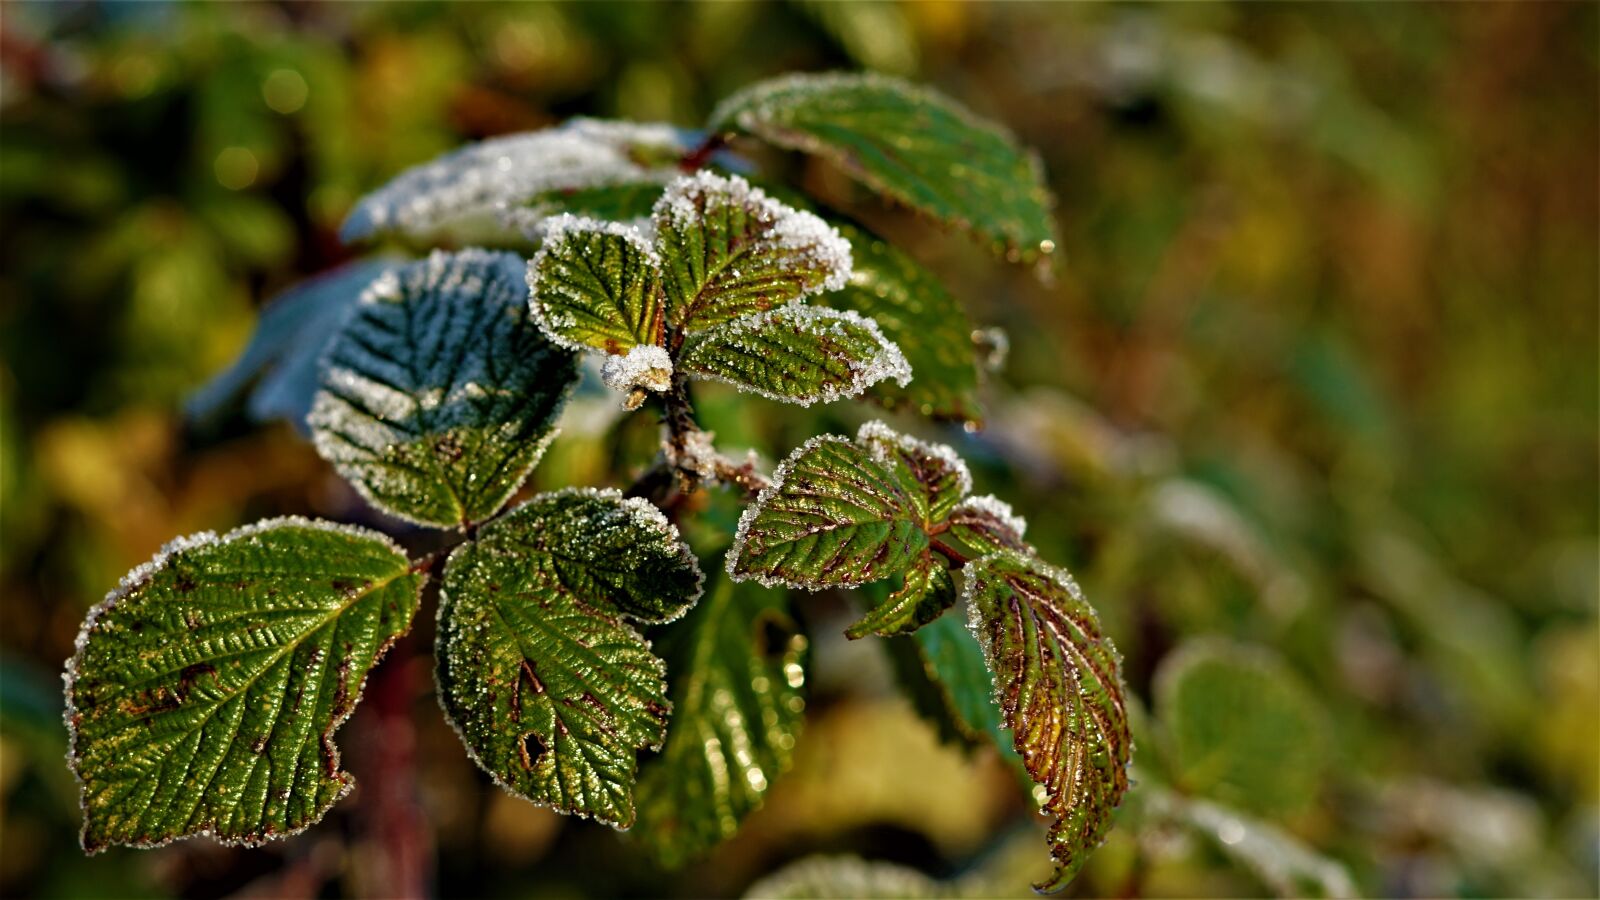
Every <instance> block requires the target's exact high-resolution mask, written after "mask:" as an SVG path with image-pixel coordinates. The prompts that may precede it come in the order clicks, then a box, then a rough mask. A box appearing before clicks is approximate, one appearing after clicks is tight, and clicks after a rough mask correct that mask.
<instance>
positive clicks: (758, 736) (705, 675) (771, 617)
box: [638, 578, 806, 867]
mask: <svg viewBox="0 0 1600 900" xmlns="http://www.w3.org/2000/svg"><path fill="white" fill-rule="evenodd" d="M805 649H806V639H805V637H804V636H803V635H801V634H800V633H799V630H798V626H797V625H796V624H795V622H794V620H793V619H792V618H790V616H789V612H788V602H787V599H786V592H784V591H782V590H770V589H767V588H762V587H759V586H757V585H754V584H734V583H733V582H732V581H730V580H728V579H726V578H724V579H722V580H721V581H720V582H719V583H718V584H717V586H716V588H715V589H713V590H712V591H711V592H710V593H709V594H708V595H707V596H706V598H705V599H704V600H702V601H701V602H700V603H699V604H698V605H697V606H696V607H695V608H694V609H693V610H692V611H690V613H689V614H688V615H687V616H685V617H684V618H683V620H682V621H680V622H675V623H673V624H672V625H670V626H668V628H667V631H666V633H665V634H664V635H663V636H662V639H661V651H662V656H663V657H665V659H666V660H667V667H668V670H669V671H670V672H671V673H672V723H671V725H670V727H669V728H668V729H667V743H666V745H665V746H664V747H663V748H662V751H661V756H660V757H658V758H656V759H654V760H650V761H647V762H646V763H645V764H644V768H643V771H642V772H640V774H639V790H638V803H639V825H640V828H639V832H638V833H639V837H640V839H641V840H643V841H644V842H645V843H646V844H647V845H648V846H649V847H650V849H651V850H652V851H653V852H654V853H655V855H656V858H657V859H659V860H661V862H662V863H663V864H664V865H667V866H671V867H676V866H679V865H682V864H683V863H685V862H688V861H689V860H690V859H693V858H695V857H697V856H700V855H702V854H704V853H705V852H706V851H708V850H710V849H711V848H712V847H714V846H716V845H717V844H718V843H720V842H721V841H724V840H726V839H728V838H730V837H732V836H733V834H734V832H735V831H737V830H738V827H739V824H740V823H741V822H742V821H744V818H745V816H747V815H749V814H750V813H751V812H754V811H755V810H756V809H758V808H759V807H760V806H761V802H762V798H763V797H764V796H765V795H766V792H767V789H768V788H769V787H771V785H772V782H773V781H774V780H776V779H777V777H778V776H779V775H780V774H782V773H783V772H785V771H787V770H788V768H789V764H790V761H791V759H792V757H793V754H794V745H795V740H796V738H797V737H798V735H799V733H800V726H801V724H802V721H803V718H804V717H803V715H802V714H803V712H804V710H805V700H804V697H803V693H802V688H803V687H804V682H805V670H804V668H803V664H804V657H805Z"/></svg>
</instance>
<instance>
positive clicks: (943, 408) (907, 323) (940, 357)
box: [815, 222, 983, 425]
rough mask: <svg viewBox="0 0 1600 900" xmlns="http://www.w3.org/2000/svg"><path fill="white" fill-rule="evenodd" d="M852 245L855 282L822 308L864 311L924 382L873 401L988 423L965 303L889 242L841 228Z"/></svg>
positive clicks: (889, 388)
mask: <svg viewBox="0 0 1600 900" xmlns="http://www.w3.org/2000/svg"><path fill="white" fill-rule="evenodd" d="M834 227H836V228H838V229H839V232H840V233H841V234H843V235H844V236H845V237H846V238H847V239H848V240H849V241H850V250H851V256H852V257H853V260H852V263H853V264H852V266H851V270H850V281H849V283H848V284H846V285H845V286H844V288H843V289H842V290H838V291H834V292H832V293H829V294H823V295H822V296H820V297H818V298H817V299H816V301H815V302H816V303H818V304H820V305H823V306H828V307H831V308H833V309H846V310H851V311H854V312H858V313H860V314H861V315H863V316H866V317H868V318H870V319H872V320H873V321H874V322H877V323H878V325H879V327H881V328H882V329H883V333H884V336H885V337H887V338H889V340H891V341H894V343H895V345H896V346H898V347H899V348H900V349H901V351H903V352H904V353H905V357H906V361H907V362H909V363H910V364H911V371H912V372H914V373H916V378H915V379H913V380H912V382H911V383H910V384H909V385H898V386H896V385H891V384H889V383H887V382H885V383H883V384H878V385H875V386H874V387H873V388H872V389H871V390H870V391H868V395H869V396H871V397H872V398H873V399H875V400H877V401H878V402H880V403H882V404H883V405H884V407H886V408H888V409H914V410H916V411H917V412H919V413H921V414H922V415H924V416H928V417H930V418H934V419H941V420H956V421H960V422H971V423H973V424H975V425H976V424H981V423H982V420H983V409H982V406H981V405H980V404H979V402H978V360H977V347H976V345H975V344H974V343H973V341H972V333H973V325H972V322H971V320H970V319H968V318H967V313H966V311H965V310H963V309H962V308H961V304H959V303H957V302H956V299H955V298H954V297H952V296H950V293H949V292H948V291H946V290H945V289H944V286H943V285H941V284H939V281H938V279H936V278H935V277H934V276H933V274H932V273H930V272H928V271H927V270H926V269H924V268H922V267H921V266H919V265H917V263H916V262H915V261H913V260H912V259H911V257H909V256H907V255H906V254H904V253H902V252H900V251H899V250H897V249H895V248H894V247H893V246H891V245H890V244H889V243H888V242H887V241H885V240H883V239H881V238H879V237H877V236H875V235H871V234H868V233H867V232H865V231H863V230H862V229H859V228H856V227H854V226H851V225H846V224H843V223H839V222H835V223H834Z"/></svg>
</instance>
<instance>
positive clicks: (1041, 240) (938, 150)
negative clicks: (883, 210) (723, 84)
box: [710, 73, 1055, 258]
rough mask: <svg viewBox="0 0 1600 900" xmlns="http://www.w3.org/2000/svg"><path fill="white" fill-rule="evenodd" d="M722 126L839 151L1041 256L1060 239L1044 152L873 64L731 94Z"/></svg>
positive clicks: (940, 212)
mask: <svg viewBox="0 0 1600 900" xmlns="http://www.w3.org/2000/svg"><path fill="white" fill-rule="evenodd" d="M710 127H711V128H712V129H715V130H718V131H724V132H734V131H738V132H746V133H749V134H753V135H755V136H757V137H760V138H762V139H764V140H766V141H769V142H771V143H773V144H776V145H778V146H780V147H786V148H790V149H794V150H801V151H804V152H807V153H812V154H816V155H818V156H821V157H823V158H825V159H828V160H830V161H832V162H833V163H834V164H836V165H838V166H839V167H840V168H841V169H843V170H844V171H846V172H848V173H849V174H851V175H852V176H854V177H856V178H858V179H860V180H861V181H862V182H863V183H865V184H866V185H867V186H869V187H871V188H873V189H874V190H876V191H879V192H880V193H883V194H886V195H888V196H890V197H892V198H894V199H895V200H898V201H900V202H901V203H904V204H906V205H907V206H909V207H911V208H912V209H915V210H918V211H919V212H922V213H925V214H927V215H929V216H932V217H933V218H935V219H938V220H940V221H942V222H948V223H951V224H954V225H957V226H959V227H961V228H964V229H966V230H968V231H971V232H973V233H974V234H976V235H978V236H979V237H981V238H984V239H986V240H989V241H992V242H993V243H994V244H995V245H996V248H997V249H999V250H1003V251H1007V252H1008V253H1015V254H1016V255H1018V256H1020V257H1022V258H1033V257H1036V256H1038V255H1039V254H1040V253H1050V252H1052V251H1054V249H1055V226H1054V223H1053V222H1052V220H1051V217H1050V207H1051V203H1052V201H1051V197H1050V192H1049V190H1048V189H1047V188H1046V187H1045V184H1044V178H1043V173H1042V172H1041V171H1040V168H1039V164H1038V162H1037V160H1036V159H1035V158H1034V157H1033V156H1032V155H1031V154H1028V153H1026V152H1025V151H1023V150H1022V149H1021V148H1019V147H1018V146H1017V144H1016V141H1015V140H1014V139H1013V138H1012V137H1011V135H1010V134H1008V133H1007V132H1006V131H1005V130H1004V129H1002V128H1000V127H999V126H998V125H995V124H994V123H992V122H986V121H984V120H982V119H980V118H978V117H977V116H975V115H973V114H972V113H971V112H970V111H969V110H967V109H965V108H963V107H961V106H960V105H958V104H957V103H955V102H954V101H952V100H951V99H949V98H948V97H945V96H943V95H940V94H937V93H935V92H933V91H930V90H927V89H926V88H920V87H915V86H913V85H911V84H908V83H906V82H904V81H901V80H899V79H897V78H890V77H886V76H883V75H873V74H852V73H833V74H823V75H815V74H803V75H790V76H786V77H783V78H777V79H773V80H771V81H764V82H761V83H759V84H755V85H752V86H750V87H748V88H746V89H745V90H743V91H740V92H739V93H737V94H735V95H733V96H732V97H729V98H728V99H727V100H725V101H723V102H722V104H721V105H719V106H718V107H717V109H716V110H715V111H714V112H713V113H712V115H711V126H710Z"/></svg>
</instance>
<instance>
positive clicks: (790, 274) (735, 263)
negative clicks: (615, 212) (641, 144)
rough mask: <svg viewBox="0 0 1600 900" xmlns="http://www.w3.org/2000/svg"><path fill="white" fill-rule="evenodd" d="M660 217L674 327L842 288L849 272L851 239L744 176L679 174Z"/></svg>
mask: <svg viewBox="0 0 1600 900" xmlns="http://www.w3.org/2000/svg"><path fill="white" fill-rule="evenodd" d="M654 217H655V223H656V250H657V251H658V252H659V253H660V255H661V258H662V261H663V262H662V265H663V270H662V271H663V276H664V282H663V283H664V285H665V288H666V296H667V321H668V323H669V324H670V325H672V326H673V327H675V328H682V329H685V330H695V329H701V328H709V327H711V326H713V325H717V324H719V323H722V322H727V321H730V320H732V319H736V318H739V317H740V316H744V315H747V314H749V313H753V312H763V311H766V310H769V309H772V308H773V307H776V306H781V305H783V304H785V303H789V302H791V301H794V300H798V299H800V298H802V297H805V296H808V295H810V294H814V293H817V292H818V291H833V290H838V289H839V288H841V287H844V284H845V280H846V279H848V278H849V277H850V244H849V242H848V241H846V240H845V239H844V238H843V237H841V236H840V235H839V232H837V231H835V230H834V229H833V228H832V227H831V226H830V225H828V223H826V222H824V221H822V220H821V219H819V218H817V217H816V216H815V215H812V214H811V213H808V212H801V211H799V210H796V209H791V208H789V207H787V206H785V205H783V204H782V203H779V202H777V201H776V200H773V199H771V198H770V197H768V196H767V195H766V193H765V192H763V191H762V190H761V189H760V188H756V187H752V186H751V185H750V183H749V182H747V181H745V180H744V179H743V178H740V177H739V176H737V175H730V176H727V177H723V176H721V175H716V174H714V173H712V172H706V171H702V172H700V173H698V174H696V175H693V176H689V177H686V178H680V179H678V180H677V181H674V182H673V183H672V184H670V185H668V187H667V190H666V193H664V194H662V196H661V200H660V201H659V202H658V203H657V204H656V207H655V213H654Z"/></svg>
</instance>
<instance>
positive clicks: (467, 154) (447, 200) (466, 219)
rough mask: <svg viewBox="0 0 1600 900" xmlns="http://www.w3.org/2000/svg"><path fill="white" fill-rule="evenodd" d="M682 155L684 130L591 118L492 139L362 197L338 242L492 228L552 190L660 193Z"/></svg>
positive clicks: (409, 171) (428, 236)
mask: <svg viewBox="0 0 1600 900" xmlns="http://www.w3.org/2000/svg"><path fill="white" fill-rule="evenodd" d="M688 149H689V147H688V145H687V143H686V141H685V135H684V134H683V132H680V131H678V130H677V129H675V128H673V127H671V126H669V125H653V124H649V125H641V124H635V123H631V122H607V121H601V120H596V119H574V120H573V121H571V122H568V123H567V124H565V125H563V126H561V127H559V128H551V129H546V130H544V131H534V132H527V133H523V134H513V135H507V136H505V137H498V138H493V139H490V140H487V141H483V142H481V143H477V144H472V145H470V146H467V147H464V148H462V149H460V150H457V151H455V152H453V153H450V154H447V155H445V156H442V157H439V158H438V159H436V160H433V161H432V162H428V163H424V164H422V165H419V166H416V167H414V168H411V169H407V170H406V171H405V172H402V173H401V174H400V175H398V176H397V177H396V178H395V179H394V180H393V181H390V182H389V183H388V184H386V185H384V186H383V187H382V188H379V189H378V190H376V191H374V192H373V193H371V194H368V195H367V196H366V197H365V198H363V199H362V200H361V202H359V203H358V204H356V207H355V209H353V210H351V212H350V215H349V217H348V218H346V219H345V222H344V226H343V227H342V228H341V229H340V237H342V238H343V239H344V240H346V241H356V240H362V239H365V238H370V237H374V236H378V235H385V234H398V235H401V236H405V237H408V238H411V239H413V240H416V241H420V242H426V241H429V240H432V239H434V238H436V237H438V236H440V235H441V234H450V233H456V234H460V233H463V232H468V233H470V232H471V231H472V230H473V229H475V228H482V227H484V226H485V225H490V226H495V227H498V223H496V222H495V218H496V214H497V213H499V212H502V211H504V210H506V209H508V208H510V207H513V206H522V205H524V204H526V203H528V202H529V201H531V200H534V199H536V198H539V197H541V196H549V195H550V194H551V192H561V191H582V190H592V189H598V188H607V187H618V186H625V185H637V184H644V185H649V186H651V187H653V188H654V189H656V190H659V189H660V187H659V186H660V185H661V184H664V183H665V182H666V181H667V180H668V179H670V178H671V177H672V176H673V175H674V174H676V166H677V162H678V160H679V159H680V158H681V157H682V156H683V154H684V153H686V152H687V151H688ZM520 224H523V225H526V224H528V223H527V222H520Z"/></svg>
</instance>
